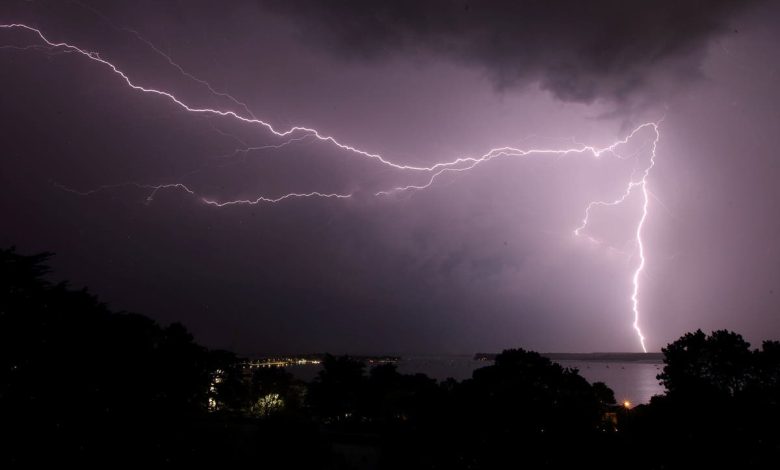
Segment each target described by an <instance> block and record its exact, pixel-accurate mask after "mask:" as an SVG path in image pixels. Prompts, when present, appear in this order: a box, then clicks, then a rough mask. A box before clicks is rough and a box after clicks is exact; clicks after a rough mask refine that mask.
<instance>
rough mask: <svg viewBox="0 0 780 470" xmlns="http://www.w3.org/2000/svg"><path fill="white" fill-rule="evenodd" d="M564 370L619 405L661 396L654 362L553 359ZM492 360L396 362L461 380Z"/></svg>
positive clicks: (302, 368) (304, 372)
mask: <svg viewBox="0 0 780 470" xmlns="http://www.w3.org/2000/svg"><path fill="white" fill-rule="evenodd" d="M555 362H557V363H559V364H560V365H562V366H563V367H568V368H576V369H578V370H579V371H580V374H581V375H582V376H583V377H585V378H586V379H587V380H588V381H589V382H591V383H593V382H604V383H606V384H607V385H608V386H609V387H610V388H611V389H612V390H613V391H614V392H615V399H616V400H617V401H618V402H622V401H624V400H628V401H630V402H631V403H632V404H641V403H648V402H649V401H650V398H651V397H652V396H653V395H659V394H663V393H664V388H663V386H661V385H660V384H659V383H658V380H657V379H656V375H658V374H659V373H661V370H662V369H663V364H662V363H661V362H660V360H657V361H609V360H577V359H556V360H555ZM491 363H492V362H491V361H485V360H477V359H475V358H474V356H473V355H430V356H423V355H420V356H403V357H401V358H399V360H398V361H397V365H398V371H399V372H401V373H402V374H416V373H422V374H425V375H427V376H429V377H432V378H434V379H437V380H445V379H447V378H448V377H452V378H454V379H456V380H464V379H468V378H470V377H471V374H472V372H473V371H474V370H475V369H478V368H480V367H485V366H488V365H490V364H491ZM320 367H321V366H320V365H319V364H312V363H309V364H303V365H297V364H293V365H289V366H287V367H286V369H287V370H288V371H289V372H290V373H292V374H293V375H294V376H295V377H297V378H299V379H302V380H306V381H309V380H312V379H314V378H315V377H316V376H317V373H318V372H319V370H320Z"/></svg>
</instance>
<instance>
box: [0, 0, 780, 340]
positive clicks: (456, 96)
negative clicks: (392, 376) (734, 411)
mask: <svg viewBox="0 0 780 470" xmlns="http://www.w3.org/2000/svg"><path fill="white" fill-rule="evenodd" d="M226 3H229V4H230V5H229V6H228V5H226ZM0 24H4V25H10V24H24V25H27V26H30V27H33V28H37V29H39V30H40V31H41V32H42V33H43V34H44V35H45V37H46V38H48V39H49V41H51V42H54V43H58V42H65V43H68V44H70V45H73V46H77V47H79V48H81V49H83V50H86V51H91V52H94V53H97V54H99V56H94V57H99V58H101V59H103V60H106V61H109V62H110V63H111V64H114V65H115V66H116V67H117V68H118V69H119V70H121V71H122V72H123V73H125V74H126V75H127V76H128V77H129V79H130V80H131V81H132V82H133V83H135V84H137V85H139V86H143V87H146V88H154V89H156V90H162V91H165V92H168V93H171V94H173V95H175V96H176V97H177V99H179V100H181V101H182V102H184V103H186V104H187V105H188V106H189V107H191V108H210V109H217V110H221V111H233V112H235V113H236V114H238V115H240V116H242V117H245V118H250V117H251V116H255V117H256V118H258V119H260V120H263V121H264V122H267V123H269V124H270V125H272V126H273V127H274V128H275V129H276V130H278V131H280V132H283V131H286V130H287V129H289V128H291V127H293V126H303V127H307V128H312V129H317V130H318V131H319V132H320V135H323V136H333V137H334V138H335V139H337V140H338V142H341V143H343V144H346V145H349V146H352V147H355V148H358V149H360V150H363V151H365V152H368V153H371V154H381V155H382V157H383V158H385V159H386V160H388V161H391V162H393V163H394V164H396V165H406V166H431V165H434V164H436V163H437V162H447V161H451V160H453V159H455V158H458V157H465V156H471V157H478V156H480V155H483V154H485V153H486V152H488V151H489V150H490V149H493V148H496V147H504V146H512V147H516V148H520V149H529V148H536V149H539V148H550V149H565V148H578V147H582V146H583V145H593V146H597V147H604V146H608V145H610V144H611V143H613V142H614V141H616V140H620V139H623V138H625V137H626V136H628V135H629V134H630V133H631V132H632V130H633V129H635V128H637V126H640V125H641V124H643V123H646V122H651V123H658V129H659V133H660V138H659V140H658V143H657V148H656V156H655V166H654V167H653V168H652V171H651V172H650V173H649V175H648V177H647V180H646V184H647V186H646V189H647V190H648V191H649V195H650V196H649V199H648V214H647V217H646V220H645V223H644V225H643V228H642V233H641V236H642V241H643V246H644V250H645V259H646V265H645V267H644V270H643V271H642V272H641V273H640V276H639V278H638V279H639V286H640V288H639V295H638V299H639V309H640V318H639V326H640V327H641V329H642V331H643V333H644V335H645V336H646V338H647V339H646V342H647V349H648V350H653V351H657V350H659V349H660V348H661V347H662V346H664V345H666V344H667V343H669V342H670V341H673V340H674V339H676V338H678V337H679V336H680V335H682V334H683V333H685V332H687V331H691V330H695V329H697V328H701V329H703V330H705V331H709V330H714V329H722V328H727V329H732V330H735V331H738V332H740V333H742V334H744V335H745V337H746V338H747V339H748V340H750V341H752V342H754V343H756V344H757V343H758V342H759V341H760V340H762V339H769V338H777V337H778V336H780V184H778V182H779V181H780V156H778V152H777V150H776V149H777V148H778V146H780V132H778V130H780V89H778V83H779V82H780V77H778V67H779V66H780V30H778V29H777V25H778V24H780V5H778V3H777V2H769V1H764V2H759V1H755V2H753V1H740V2H736V1H725V0H723V1H716V0H711V1H704V0H702V1H694V0H662V1H654V2H640V1H625V0H623V1H620V0H612V1H608V0H604V1H593V2H582V1H577V0H566V1H506V2H502V1H494V2H465V1H444V0H440V1H412V0H403V1H397V2H375V1H357V0H351V1H334V2H323V1H318V0H310V1H283V0H267V1H266V0H260V1H249V0H242V1H233V2H217V1H213V2H207V1H201V0H198V1H170V2H166V1H132V2H130V1H128V2H110V4H109V2H86V1H85V2H75V1H72V2H71V1H60V0H57V1H12V0H5V1H3V2H2V4H0ZM0 90H1V92H0V124H1V125H0V144H1V145H2V146H1V147H0V149H1V150H0V213H1V214H2V219H1V220H2V226H0V228H1V230H0V245H2V246H10V245H16V246H17V248H18V250H19V251H20V252H23V253H30V252H37V251H53V252H55V253H56V254H57V256H56V257H55V258H54V259H53V260H52V265H53V267H54V268H55V272H54V273H53V278H54V279H69V280H70V281H71V282H72V284H73V285H74V286H76V287H82V286H88V287H89V289H90V291H91V292H93V293H95V294H97V295H98V296H99V297H100V298H101V299H102V300H103V301H105V302H107V303H108V304H109V305H110V306H111V307H112V308H114V309H117V310H127V311H134V312H139V313H144V314H146V315H149V316H151V317H153V318H155V319H157V320H159V321H160V322H163V323H168V322H172V321H180V322H182V323H184V324H185V325H186V326H187V327H188V328H189V329H190V330H191V331H192V332H193V333H194V335H195V337H196V339H197V340H199V341H201V342H203V343H205V344H207V345H209V346H214V347H225V348H230V349H233V350H236V351H238V352H240V353H267V352H313V351H330V352H353V353H402V354H403V353H472V352H475V351H498V350H500V349H501V348H506V347H525V348H529V349H534V350H540V351H562V352H568V351H572V352H580V351H582V352H589V351H637V350H641V349H640V344H639V341H638V338H637V335H636V333H635V331H634V330H633V328H632V321H633V312H632V304H631V293H632V287H633V286H632V276H633V274H634V272H635V270H636V269H637V266H638V263H639V257H638V253H637V244H636V239H635V232H636V228H637V224H638V222H639V220H640V216H641V212H642V198H641V192H640V191H634V192H633V193H632V194H631V195H630V196H629V197H628V198H627V199H626V200H625V201H624V203H623V204H621V205H619V206H615V207H609V208H606V207H598V208H595V209H594V210H593V211H592V214H591V220H590V222H589V224H588V226H587V228H586V230H585V231H584V232H585V233H586V235H587V236H579V237H578V236H575V235H574V233H573V231H574V229H575V228H577V227H578V226H579V225H580V224H581V222H582V219H583V216H584V210H585V208H586V207H587V206H588V203H589V202H591V201H612V200H615V199H616V198H618V197H619V196H620V195H621V194H622V193H623V192H624V191H625V189H626V184H627V183H628V182H629V181H632V179H636V178H639V177H641V173H642V170H643V169H645V168H646V167H647V165H648V164H649V162H650V157H651V148H652V143H653V137H654V135H653V132H652V127H646V128H643V129H642V130H640V131H639V132H637V133H636V134H635V135H634V136H633V137H632V138H631V139H629V142H628V143H627V144H626V145H624V146H622V147H621V148H620V149H619V150H620V152H619V154H620V156H622V157H624V158H616V154H604V155H602V156H601V157H600V158H594V157H593V156H592V155H590V154H587V153H581V154H580V153H575V154H567V155H549V154H548V155H545V154H529V155H528V156H525V157H501V158H495V159H491V160H490V161H486V162H484V163H482V164H479V165H478V166H475V167H474V168H472V169H471V170H469V171H448V172H444V173H442V174H441V175H440V176H438V177H437V178H436V179H435V181H434V183H433V184H432V185H431V186H430V187H429V188H427V189H425V190H415V189H413V188H411V189H408V190H404V191H395V192H392V193H391V194H386V195H379V196H377V195H375V193H376V192H378V191H382V190H387V189H391V188H395V187H399V186H408V185H413V186H414V185H417V186H419V185H423V184H425V183H426V182H427V181H428V180H429V178H430V176H431V172H424V171H415V170H411V171H410V170H403V169H399V168H397V167H394V166H390V165H386V164H383V163H382V162H380V161H379V160H377V159H376V158H371V157H366V156H365V155H361V154H357V153H355V152H352V151H349V150H345V149H342V148H339V147H337V146H335V145H333V144H332V143H331V142H328V141H322V140H319V139H317V138H316V137H315V136H312V135H311V134H310V133H308V132H306V131H297V132H294V133H292V134H290V135H288V136H286V137H279V136H276V135H274V134H273V133H271V132H270V131H269V129H267V128H265V127H263V126H261V125H257V124H252V123H248V122H243V121H241V120H239V119H235V118H233V117H231V116H226V117H220V116H216V115H214V114H209V113H193V112H188V111H186V110H185V109H183V108H182V107H181V106H178V105H176V104H175V103H174V102H172V101H171V100H170V99H168V98H167V97H165V96H161V95H155V94H150V93H144V92H141V91H137V90H134V89H132V88H130V87H129V86H128V84H127V83H126V82H125V81H123V79H122V78H121V77H120V76H118V75H117V74H116V73H114V72H112V70H111V69H110V68H109V67H107V66H106V65H105V64H101V63H99V62H97V61H96V60H90V59H89V58H87V57H85V56H83V55H81V54H79V53H77V52H74V50H73V49H68V48H67V47H48V46H47V45H46V43H45V42H43V41H42V40H41V38H40V37H39V36H37V35H36V34H35V32H34V31H30V30H25V29H22V28H19V27H12V28H0ZM226 93H227V94H229V96H227V95H226ZM231 97H232V98H231ZM239 102H240V103H239ZM241 103H243V104H241ZM248 148H251V149H250V150H243V151H241V150H240V149H248ZM172 184H181V185H185V186H186V188H187V190H184V189H183V188H184V186H178V187H166V188H162V189H159V190H156V191H155V190H154V189H153V186H159V185H172ZM191 192H192V193H194V194H191ZM312 192H317V193H320V194H341V195H350V197H344V198H337V197H318V196H316V195H314V196H312V197H291V198H288V199H284V200H282V201H279V202H263V201H260V202H258V203H257V204H232V205H223V206H221V207H220V206H217V205H215V204H208V203H206V202H204V201H205V200H208V201H212V202H216V203H224V202H228V201H232V200H256V199H257V198H259V197H265V198H269V199H276V198H279V197H281V196H283V195H285V194H289V193H299V194H304V193H306V194H308V193H312Z"/></svg>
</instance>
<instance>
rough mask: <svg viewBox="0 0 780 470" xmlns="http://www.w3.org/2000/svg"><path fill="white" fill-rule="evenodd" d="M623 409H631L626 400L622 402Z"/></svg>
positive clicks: (629, 403)
mask: <svg viewBox="0 0 780 470" xmlns="http://www.w3.org/2000/svg"><path fill="white" fill-rule="evenodd" d="M623 407H624V408H626V409H629V408H631V402H630V401H628V400H625V401H623Z"/></svg>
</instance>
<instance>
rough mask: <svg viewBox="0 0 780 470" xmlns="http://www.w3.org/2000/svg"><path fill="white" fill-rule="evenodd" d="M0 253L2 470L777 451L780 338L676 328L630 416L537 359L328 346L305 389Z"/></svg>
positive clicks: (42, 263)
mask: <svg viewBox="0 0 780 470" xmlns="http://www.w3.org/2000/svg"><path fill="white" fill-rule="evenodd" d="M49 256H50V255H49V254H45V253H44V254H39V255H32V256H25V255H20V254H18V253H16V252H15V251H14V250H13V249H11V250H0V427H2V429H0V433H1V435H2V438H0V466H2V467H3V468H12V467H14V466H20V467H21V466H24V467H29V466H33V465H36V464H59V465H63V464H93V465H94V464H99V465H104V466H116V465H129V464H143V465H169V466H181V465H183V464H192V465H198V466H203V465H209V464H210V465H221V466H227V465H253V466H259V467H261V468H285V469H286V468H312V469H315V468H326V469H330V468H334V469H337V468H430V469H434V468H441V469H465V468H471V469H493V468H562V467H584V466H587V467H591V466H598V467H600V468H621V469H622V468H640V469H641V468H653V469H655V468H659V469H660V468H704V467H707V466H711V467H715V468H719V467H723V466H724V465H730V466H732V467H735V468H757V467H766V466H767V465H771V464H775V463H776V461H777V457H778V455H780V432H779V431H778V418H780V415H779V414H780V413H779V410H780V408H779V407H778V398H780V343H778V342H776V341H770V342H765V343H764V344H763V345H762V347H761V348H760V349H751V347H750V345H749V344H748V343H747V342H745V341H744V340H743V339H742V337H741V336H740V335H738V334H736V333H733V332H727V331H717V332H714V333H712V334H711V335H705V334H704V333H702V332H701V331H697V332H695V333H689V334H687V335H685V336H683V337H681V338H680V339H679V340H677V341H675V342H674V343H672V344H670V345H668V346H667V348H665V349H664V350H663V354H664V363H665V366H664V370H663V373H662V374H660V375H659V380H661V381H662V383H663V384H664V385H665V386H666V388H667V393H666V394H665V395H663V396H658V397H655V398H653V400H652V401H651V403H650V404H648V405H640V406H638V407H636V408H634V409H631V410H627V409H623V408H621V407H620V406H618V405H616V404H615V399H614V394H613V393H612V391H611V390H610V389H609V388H608V387H607V386H606V385H604V384H602V383H594V384H590V383H588V382H587V381H586V380H585V379H584V378H582V376H580V375H579V373H578V372H577V371H576V370H572V369H566V368H563V367H561V366H560V365H558V364H556V363H554V362H551V361H550V360H549V359H547V358H544V357H542V356H540V355H539V354H537V353H534V352H530V351H525V350H522V349H516V350H507V351H504V352H503V353H501V354H499V355H498V356H496V357H495V360H494V362H493V364H492V365H489V366H487V367H484V368H481V369H477V370H476V371H474V374H473V376H472V378H471V379H468V380H464V381H460V382H459V381H455V380H452V379H449V380H445V381H442V382H438V381H436V380H433V379H431V378H429V377H427V376H425V375H423V374H415V375H404V374H400V373H398V371H397V370H396V368H395V366H394V365H392V364H383V365H379V366H376V367H373V368H370V369H369V368H367V367H366V365H365V364H364V363H363V362H361V361H359V360H356V359H353V358H350V357H345V356H342V357H334V356H327V357H326V358H325V359H324V361H323V364H322V365H323V367H322V371H321V372H320V374H319V375H318V377H317V378H316V379H315V380H313V381H312V382H311V383H304V382H301V381H299V380H296V379H295V378H293V377H292V376H291V375H290V374H289V373H287V372H286V371H284V370H283V369H278V368H256V369H251V368H247V367H245V365H244V362H243V361H241V360H240V358H238V357H236V356H235V355H234V354H232V353H230V352H226V351H214V350H209V349H207V348H205V347H202V346H200V345H198V344H196V343H195V342H194V341H193V338H192V336H191V335H190V334H189V333H187V331H186V329H185V328H184V327H183V326H181V325H179V324H173V325H170V326H167V327H162V326H160V325H158V324H157V323H155V322H154V321H153V320H151V319H149V318H147V317H144V316H141V315H136V314H127V313H114V312H111V311H110V310H109V309H107V308H106V307H105V305H103V304H101V303H100V302H99V301H98V300H97V299H96V298H95V297H94V296H92V295H90V294H89V293H87V292H86V291H75V290H72V289H70V288H68V286H67V285H66V284H52V283H50V282H48V281H47V280H46V275H47V274H48V272H49V270H48V267H47V265H46V261H47V259H48V258H49Z"/></svg>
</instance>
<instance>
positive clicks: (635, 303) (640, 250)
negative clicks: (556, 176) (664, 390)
mask: <svg viewBox="0 0 780 470" xmlns="http://www.w3.org/2000/svg"><path fill="white" fill-rule="evenodd" d="M648 124H649V125H650V126H651V127H652V129H653V133H654V137H653V143H652V145H651V148H650V160H649V163H648V165H647V166H646V167H645V168H644V170H643V171H642V177H641V178H640V179H639V180H638V181H636V180H634V179H632V180H631V181H629V182H628V185H627V186H626V189H625V191H624V192H623V194H621V195H620V196H619V197H618V198H617V199H615V200H613V201H593V202H591V203H590V204H588V206H587V207H586V208H585V217H584V218H583V219H582V223H581V224H580V226H579V227H577V228H576V229H574V235H576V236H581V235H582V231H583V230H584V229H585V228H586V227H587V226H588V222H589V221H590V213H591V210H592V209H593V208H595V207H610V206H617V205H620V204H622V203H623V202H624V201H625V200H626V199H627V198H628V197H629V196H630V195H631V194H632V192H633V191H634V190H635V189H636V188H639V189H640V190H641V192H642V213H641V217H640V218H639V222H638V223H637V225H636V232H635V237H634V241H635V243H636V247H637V256H638V257H639V264H638V265H637V267H636V269H635V270H634V274H633V276H632V277H631V282H632V285H633V288H632V291H631V309H632V311H633V313H634V322H633V324H632V327H633V328H634V331H635V332H636V334H637V336H638V337H639V344H640V345H641V346H642V351H644V352H647V347H646V346H645V336H644V334H642V329H641V328H640V327H639V316H640V315H639V277H640V276H641V274H642V272H643V271H644V269H645V264H646V259H645V245H644V241H643V240H642V229H643V228H644V226H645V222H646V221H647V214H648V205H649V203H650V192H649V191H648V189H647V178H648V176H649V175H650V171H651V170H652V169H653V167H654V166H655V156H656V149H657V147H658V140H659V139H660V138H661V134H660V131H659V125H660V121H659V122H653V123H648ZM588 239H589V240H591V241H594V242H598V241H597V240H596V239H594V238H592V237H590V236H588Z"/></svg>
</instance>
